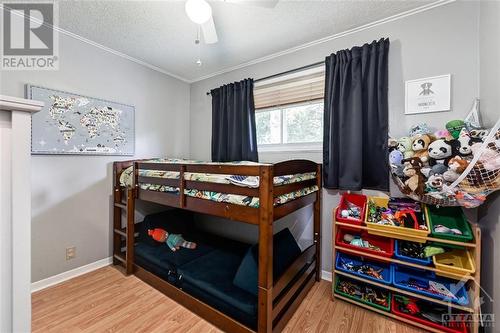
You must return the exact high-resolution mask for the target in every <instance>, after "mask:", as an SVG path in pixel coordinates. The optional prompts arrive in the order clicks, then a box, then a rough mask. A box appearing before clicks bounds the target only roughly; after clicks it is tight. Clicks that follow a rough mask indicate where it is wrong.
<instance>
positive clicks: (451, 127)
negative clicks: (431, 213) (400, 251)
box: [388, 120, 500, 207]
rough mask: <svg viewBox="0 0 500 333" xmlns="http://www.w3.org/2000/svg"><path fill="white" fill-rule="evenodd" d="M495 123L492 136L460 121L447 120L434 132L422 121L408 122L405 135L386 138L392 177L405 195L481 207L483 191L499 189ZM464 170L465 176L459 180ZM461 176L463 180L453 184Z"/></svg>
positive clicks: (499, 148)
mask: <svg viewBox="0 0 500 333" xmlns="http://www.w3.org/2000/svg"><path fill="white" fill-rule="evenodd" d="M497 126H498V125H495V136H496V137H494V138H491V135H489V136H488V133H489V131H488V130H486V129H482V128H480V127H478V125H477V124H471V123H468V122H467V121H466V122H464V121H462V120H452V121H449V122H447V123H446V125H445V127H446V129H443V130H439V131H434V133H432V131H431V129H430V128H429V126H427V125H426V124H417V125H415V126H412V127H411V129H410V131H409V135H408V136H403V137H401V138H399V139H397V138H390V139H389V152H388V154H389V164H390V169H391V173H392V175H393V179H394V180H395V181H396V184H397V185H398V186H399V188H400V189H401V191H402V192H403V193H404V194H406V195H408V196H410V197H411V198H413V199H415V200H421V201H423V202H426V203H430V204H440V205H451V206H458V205H462V206H466V207H475V206H478V205H480V204H481V203H483V202H484V200H485V198H486V195H488V194H489V193H491V192H493V191H496V190H498V189H500V130H497V129H496V128H497ZM485 140H488V142H487V143H485ZM492 140H493V141H492ZM474 157H477V158H476V159H474ZM473 160H474V164H473V165H472V166H470V167H469V164H470V163H471V161H473ZM476 160H477V162H476ZM466 170H467V175H466V176H465V177H462V178H460V176H461V175H462V174H463V173H464V172H465V171H466ZM459 179H461V182H460V183H457V184H455V182H456V181H457V180H459ZM452 184H453V186H450V185H452Z"/></svg>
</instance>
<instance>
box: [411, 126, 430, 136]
mask: <svg viewBox="0 0 500 333" xmlns="http://www.w3.org/2000/svg"><path fill="white" fill-rule="evenodd" d="M430 133H432V131H431V130H430V128H429V125H427V124H426V123H420V124H416V125H413V126H412V127H410V131H409V134H410V137H413V136H417V135H423V134H430Z"/></svg>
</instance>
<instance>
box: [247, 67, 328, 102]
mask: <svg viewBox="0 0 500 333" xmlns="http://www.w3.org/2000/svg"><path fill="white" fill-rule="evenodd" d="M324 90H325V72H324V70H320V71H316V72H315V73H312V74H306V75H302V76H298V77H294V78H290V79H284V80H280V81H279V82H270V83H262V84H260V85H256V86H255V88H254V100H255V109H266V108H271V107H277V106H284V105H290V104H295V103H300V102H309V101H316V100H322V99H323V96H324V94H325V91H324Z"/></svg>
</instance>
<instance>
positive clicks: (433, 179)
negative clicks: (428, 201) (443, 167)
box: [425, 175, 444, 192]
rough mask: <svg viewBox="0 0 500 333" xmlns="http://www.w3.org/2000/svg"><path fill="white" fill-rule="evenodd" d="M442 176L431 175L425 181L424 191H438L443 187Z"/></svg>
mask: <svg viewBox="0 0 500 333" xmlns="http://www.w3.org/2000/svg"><path fill="white" fill-rule="evenodd" d="M443 184H444V181H443V176H441V175H432V176H430V177H429V178H428V179H427V181H426V182H425V185H426V187H425V191H426V192H438V191H441V190H442V189H443Z"/></svg>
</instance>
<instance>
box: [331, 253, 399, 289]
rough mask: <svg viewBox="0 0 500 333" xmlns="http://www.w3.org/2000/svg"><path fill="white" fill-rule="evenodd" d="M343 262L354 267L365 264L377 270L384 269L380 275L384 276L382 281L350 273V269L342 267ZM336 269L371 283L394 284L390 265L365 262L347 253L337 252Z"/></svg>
mask: <svg viewBox="0 0 500 333" xmlns="http://www.w3.org/2000/svg"><path fill="white" fill-rule="evenodd" d="M342 260H344V262H352V263H353V264H354V265H364V264H366V265H370V266H371V267H373V268H374V269H376V270H379V269H382V272H381V273H380V275H382V279H377V278H375V277H372V276H369V275H365V274H361V273H358V272H353V271H350V270H348V269H345V268H343V267H342ZM335 268H336V269H338V270H339V271H342V272H346V273H349V274H351V275H356V276H359V277H362V278H363V279H367V280H371V281H375V282H379V283H383V284H387V285H390V284H391V283H392V274H393V273H392V271H391V265H390V264H386V263H382V262H374V261H369V260H364V259H363V258H362V257H358V256H351V255H348V254H345V253H341V252H337V257H336V258H335Z"/></svg>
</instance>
